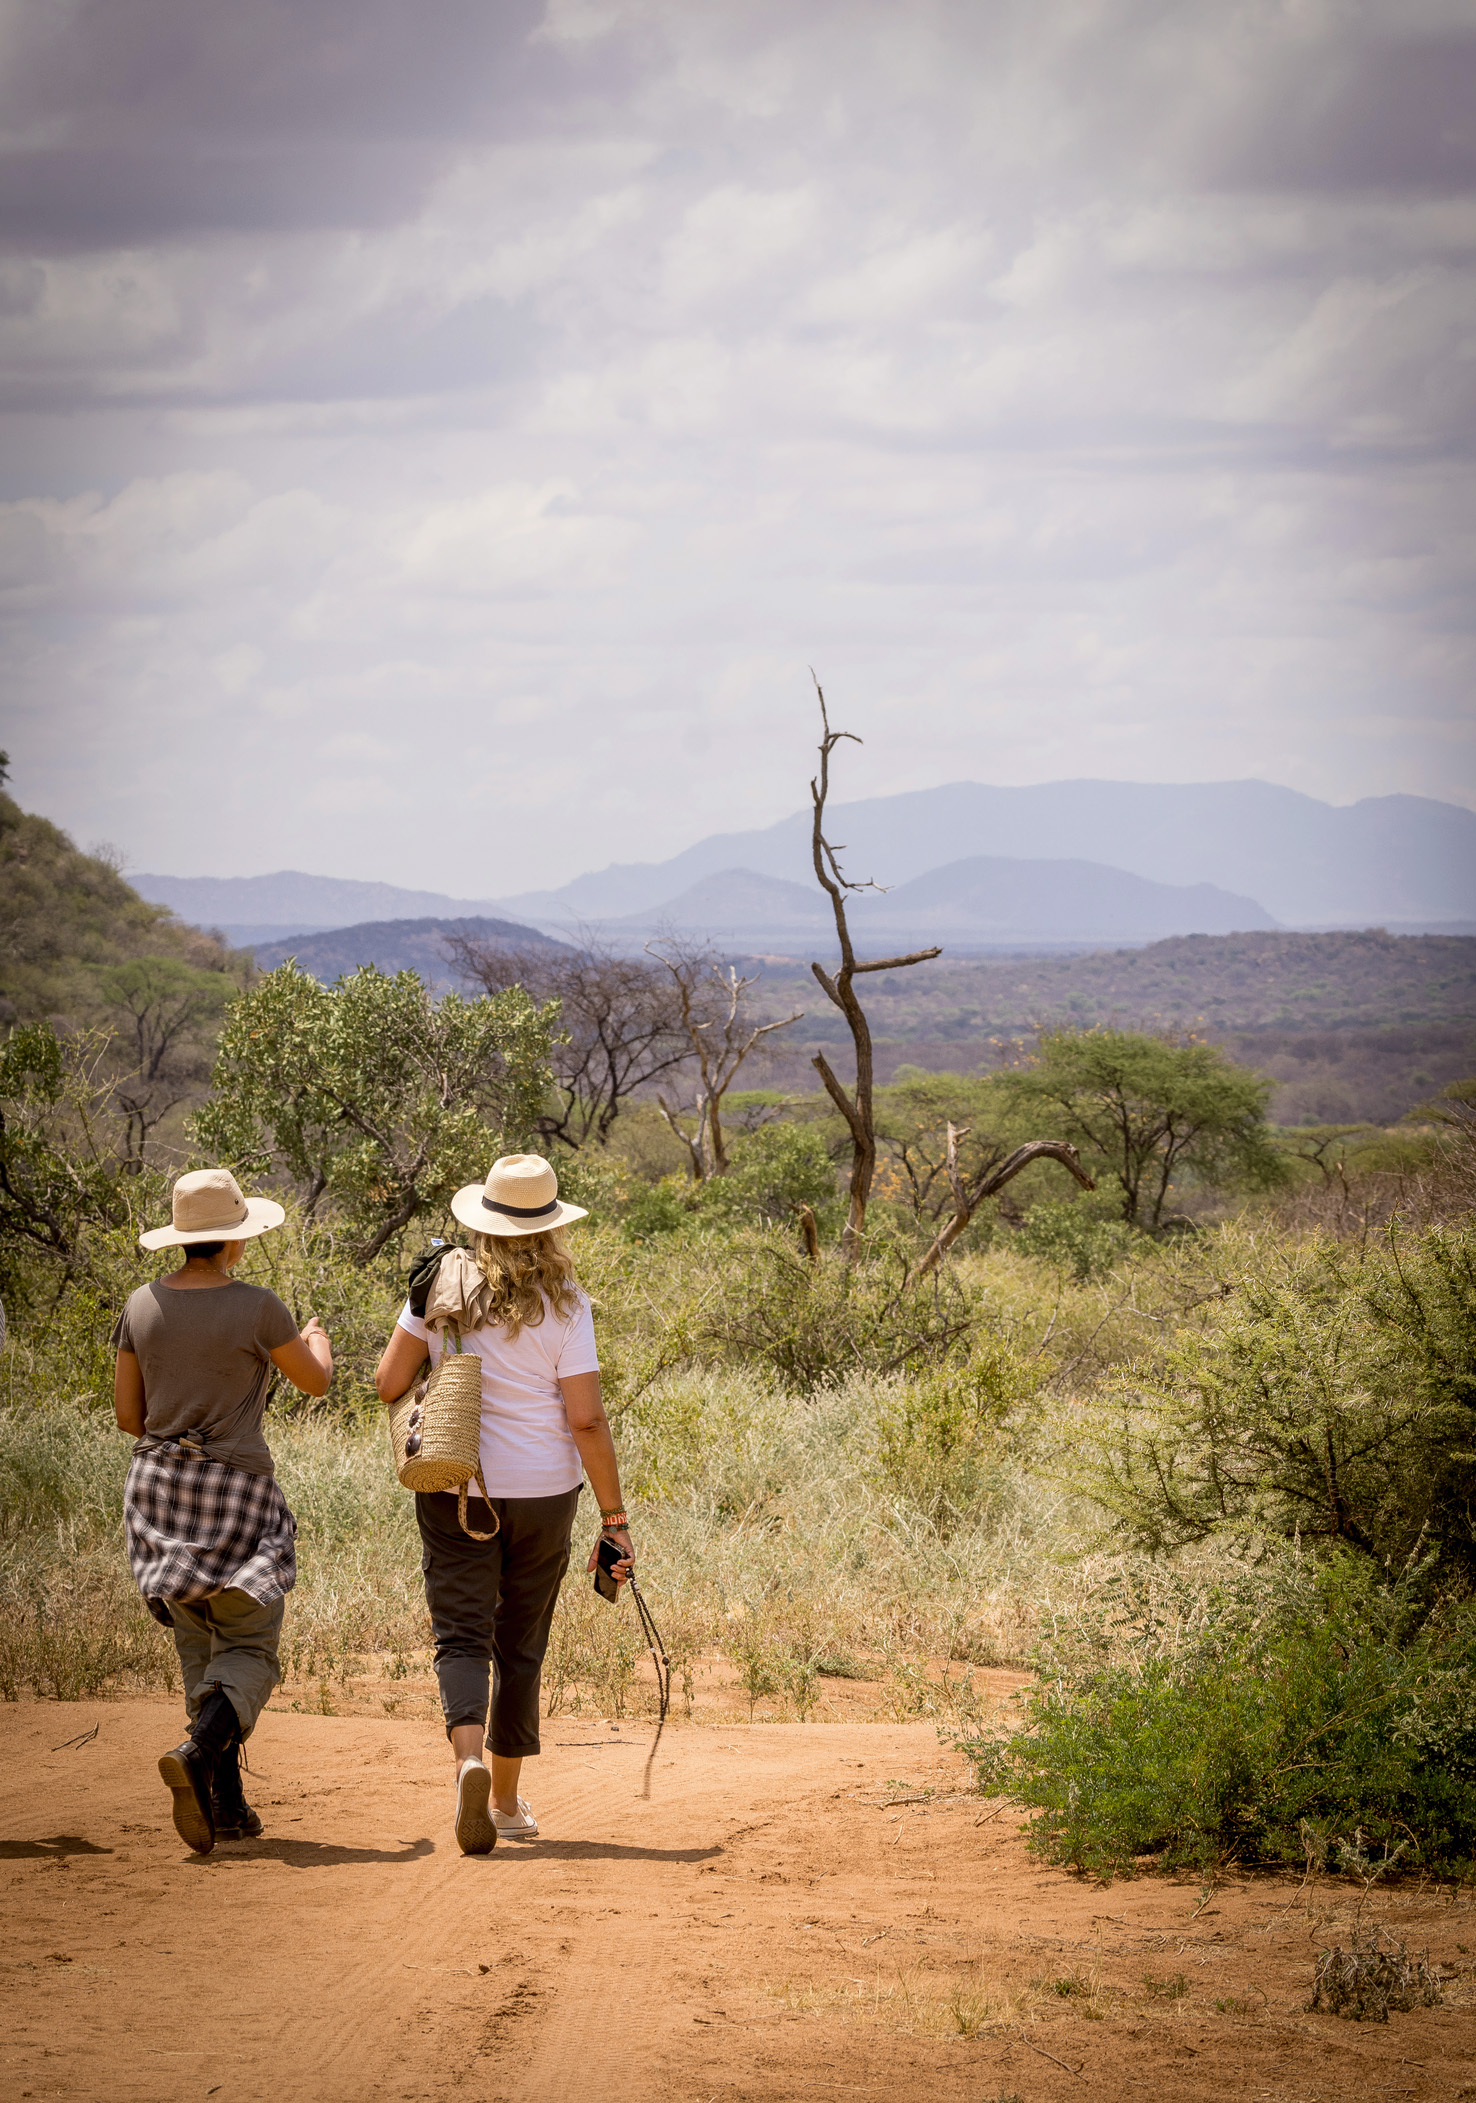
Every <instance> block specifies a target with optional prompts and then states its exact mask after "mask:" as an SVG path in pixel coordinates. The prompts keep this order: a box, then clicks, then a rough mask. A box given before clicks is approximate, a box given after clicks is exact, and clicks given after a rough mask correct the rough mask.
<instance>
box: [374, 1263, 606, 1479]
mask: <svg viewBox="0 0 1476 2103" xmlns="http://www.w3.org/2000/svg"><path fill="white" fill-rule="evenodd" d="M398 1326H399V1327H400V1328H401V1329H404V1330H407V1331H408V1332H409V1334H410V1335H411V1336H416V1337H419V1339H420V1341H421V1342H422V1343H423V1344H425V1345H426V1346H427V1348H428V1349H429V1352H430V1360H431V1364H432V1365H435V1364H437V1363H438V1362H439V1360H440V1356H441V1342H442V1339H441V1336H440V1334H439V1333H438V1332H435V1331H432V1330H429V1329H427V1328H426V1326H425V1323H424V1322H423V1321H422V1320H421V1319H420V1317H419V1315H415V1314H412V1313H411V1312H410V1302H409V1301H408V1300H407V1301H406V1302H405V1305H404V1307H403V1308H402V1309H401V1310H400V1319H399V1323H398ZM461 1348H462V1350H463V1351H475V1352H476V1354H477V1356H478V1357H479V1358H480V1359H481V1361H482V1476H483V1479H484V1480H485V1482H486V1484H487V1494H488V1496H490V1497H560V1496H563V1495H564V1494H565V1493H566V1492H567V1491H569V1490H574V1489H577V1488H578V1487H579V1484H580V1482H581V1480H582V1479H583V1472H584V1471H583V1468H582V1466H581V1463H580V1459H579V1448H578V1447H577V1446H576V1445H575V1443H574V1441H573V1438H572V1437H571V1436H570V1433H569V1420H568V1418H567V1417H566V1416H565V1414H564V1398H563V1396H562V1395H561V1394H560V1393H559V1381H560V1380H561V1379H565V1380H567V1379H568V1377H569V1375H570V1374H571V1373H597V1372H598V1371H599V1369H600V1361H599V1358H598V1357H597V1356H596V1353H595V1336H594V1316H593V1314H592V1313H591V1311H590V1305H589V1301H588V1300H587V1299H586V1297H585V1295H584V1294H583V1293H582V1292H581V1293H577V1305H576V1306H575V1309H574V1312H573V1314H571V1315H570V1316H569V1317H568V1319H567V1320H565V1321H563V1322H561V1321H560V1320H559V1319H558V1317H557V1315H555V1313H554V1311H553V1309H552V1308H551V1307H550V1306H549V1304H548V1301H547V1300H546V1299H545V1301H544V1303H543V1320H542V1321H541V1322H540V1323H539V1325H538V1327H537V1328H536V1329H529V1328H527V1327H524V1328H522V1329H520V1330H519V1331H518V1333H517V1335H516V1336H509V1335H508V1333H507V1330H506V1329H505V1328H503V1327H502V1325H501V1324H500V1323H499V1324H497V1325H496V1326H495V1327H491V1328H486V1329H468V1330H466V1331H464V1332H463V1334H462V1338H461ZM455 1494H456V1492H455V1491H454V1490H451V1491H448V1492H447V1495H449V1496H453V1497H454V1496H455ZM472 1495H473V1496H476V1495H477V1486H476V1484H475V1483H473V1484H472Z"/></svg>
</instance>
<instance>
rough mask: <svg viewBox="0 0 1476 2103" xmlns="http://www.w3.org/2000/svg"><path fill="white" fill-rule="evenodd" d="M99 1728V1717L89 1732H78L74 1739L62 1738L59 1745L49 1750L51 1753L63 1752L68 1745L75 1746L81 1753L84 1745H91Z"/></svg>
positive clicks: (100, 1719)
mask: <svg viewBox="0 0 1476 2103" xmlns="http://www.w3.org/2000/svg"><path fill="white" fill-rule="evenodd" d="M101 1728H102V1718H101V1717H99V1718H98V1720H97V1722H96V1723H95V1724H94V1725H93V1726H92V1729H91V1730H90V1731H79V1732H78V1733H77V1736H76V1737H75V1738H63V1739H62V1742H61V1744H60V1745H53V1746H52V1748H51V1750H52V1751H53V1752H65V1751H66V1749H67V1747H68V1746H69V1745H75V1746H76V1748H77V1750H78V1752H81V1750H82V1748H83V1746H84V1745H91V1743H92V1741H93V1739H94V1738H95V1737H96V1736H97V1734H98V1732H99V1730H101Z"/></svg>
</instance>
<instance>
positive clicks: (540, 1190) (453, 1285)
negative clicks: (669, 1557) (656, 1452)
mask: <svg viewBox="0 0 1476 2103" xmlns="http://www.w3.org/2000/svg"><path fill="white" fill-rule="evenodd" d="M451 1210H452V1212H453V1214H454V1215H455V1217H456V1219H457V1220H458V1221H459V1222H460V1224H461V1225H462V1226H464V1227H469V1228H470V1229H471V1233H472V1245H471V1248H470V1249H448V1250H445V1251H443V1252H442V1254H441V1257H440V1259H439V1261H438V1262H437V1263H436V1264H435V1265H434V1267H433V1270H432V1268H431V1267H429V1266H427V1265H426V1264H424V1263H421V1264H418V1265H417V1266H416V1268H415V1271H414V1272H413V1273H412V1281H413V1282H412V1296H411V1299H410V1300H408V1301H407V1302H406V1304H405V1307H404V1310H403V1312H402V1313H401V1315H400V1318H399V1321H398V1323H397V1324H396V1326H395V1331H394V1334H393V1335H392V1336H391V1338H390V1341H389V1343H388V1345H387V1346H386V1348H385V1353H384V1356H383V1358H381V1360H380V1361H379V1368H378V1371H377V1372H376V1374H375V1376H374V1381H375V1386H376V1387H377V1388H378V1390H379V1394H380V1398H381V1400H383V1401H385V1402H387V1403H393V1402H397V1401H398V1400H399V1398H400V1397H401V1396H402V1395H403V1394H405V1393H406V1392H407V1391H408V1389H409V1388H410V1387H411V1386H412V1385H413V1383H414V1381H415V1379H416V1377H417V1375H418V1374H419V1372H420V1369H421V1367H422V1366H423V1365H424V1363H425V1361H426V1358H427V1356H429V1357H430V1358H431V1359H432V1361H438V1360H439V1357H440V1351H441V1348H442V1341H443V1338H444V1333H445V1330H446V1328H447V1327H453V1326H454V1327H455V1328H456V1330H457V1331H458V1333H459V1336H460V1341H461V1348H462V1349H463V1350H466V1351H474V1352H476V1353H477V1355H478V1356H479V1357H480V1359H481V1361H482V1425H481V1462H482V1480H483V1483H484V1484H485V1487H486V1491H487V1498H486V1499H484V1498H483V1497H482V1496H481V1495H480V1494H479V1493H478V1494H476V1495H472V1496H470V1497H468V1499H467V1508H466V1524H465V1527H463V1526H462V1524H461V1522H460V1519H459V1517H458V1508H457V1493H456V1492H455V1491H454V1490H451V1491H437V1492H434V1493H433V1494H431V1495H420V1496H417V1497H416V1499H415V1515H416V1519H417V1521H418V1522H419V1526H420V1538H421V1543H422V1546H423V1550H424V1553H423V1556H422V1568H423V1570H424V1572H425V1597H426V1604H427V1605H428V1607H429V1608H430V1614H431V1624H432V1627H433V1629H434V1633H435V1661H436V1678H437V1680H438V1682H439V1684H440V1691H441V1708H442V1713H443V1714H444V1716H445V1720H446V1735H447V1737H448V1738H449V1740H450V1741H451V1756H452V1758H453V1760H454V1761H455V1763H456V1838H457V1841H458V1843H459V1844H460V1846H461V1849H462V1852H463V1853H464V1854H468V1855H478V1854H486V1853H488V1852H489V1851H490V1850H491V1849H492V1848H493V1847H495V1846H496V1844H497V1840H498V1838H499V1836H501V1837H502V1838H504V1839H531V1838H532V1837H533V1835H534V1834H536V1833H537V1831H538V1824H537V1821H536V1820H535V1818H534V1817H533V1814H532V1812H531V1810H530V1809H529V1807H528V1805H527V1802H526V1801H525V1800H524V1799H523V1798H522V1797H521V1796H520V1795H519V1794H518V1782H519V1778H520V1775H521V1771H522V1765H523V1762H524V1760H525V1759H529V1758H531V1757H532V1756H533V1755H535V1754H536V1753H537V1752H538V1751H539V1738H538V1689H539V1678H540V1674H541V1672H542V1667H543V1656H544V1652H545V1651H546V1650H547V1648H548V1635H549V1628H550V1625H551V1624H552V1621H553V1612H554V1606H555V1604H556V1602H557V1600H558V1596H559V1587H560V1585H561V1584H562V1583H563V1578H564V1572H565V1571H566V1570H567V1568H568V1566H569V1547H570V1542H571V1540H572V1538H573V1532H574V1517H575V1512H576V1509H577V1507H578V1503H579V1496H580V1491H581V1489H582V1487H583V1476H584V1475H585V1474H588V1476H589V1481H590V1487H591V1488H592V1489H593V1491H594V1493H595V1496H596V1497H597V1499H598V1500H599V1505H600V1530H601V1535H602V1537H607V1538H609V1539H610V1540H611V1541H613V1542H614V1543H615V1545H616V1546H617V1548H618V1549H619V1550H620V1557H619V1560H618V1561H617V1562H616V1564H615V1569H614V1575H615V1578H616V1581H617V1583H622V1584H623V1583H624V1581H625V1579H626V1578H627V1577H628V1576H629V1575H630V1572H631V1570H632V1569H633V1568H634V1565H635V1555H634V1551H633V1549H632V1547H631V1542H630V1533H629V1529H628V1527H627V1524H626V1516H625V1510H624V1507H623V1505H622V1503H621V1499H620V1471H619V1468H618V1467H617V1465H616V1460H615V1444H614V1441H613V1439H612V1438H611V1436H610V1426H609V1423H608V1422H607V1420H606V1417H605V1410H604V1404H603V1402H602V1401H601V1399H600V1373H599V1358H598V1356H597V1354H596V1351H595V1336H594V1318H593V1315H592V1313H591V1310H590V1304H589V1299H588V1297H587V1295H586V1294H585V1293H583V1292H582V1291H581V1290H580V1288H579V1285H578V1283H577V1281H576V1279H575V1276H574V1265H573V1261H572V1259H571V1258H570V1256H569V1252H568V1250H567V1249H566V1247H565V1245H564V1237H563V1232H562V1229H563V1228H564V1227H566V1226H568V1225H570V1224H571V1223H572V1222H573V1221H575V1220H580V1219H584V1218H585V1217H587V1215H586V1213H585V1211H584V1209H583V1208H582V1207H581V1206H578V1205H566V1204H564V1203H562V1202H561V1200H560V1198H559V1185H558V1178H557V1176H556V1175H555V1174H554V1171H553V1168H552V1166H551V1165H550V1164H549V1163H548V1162H547V1161H545V1160H544V1158H543V1156H542V1155H541V1154H504V1155H503V1156H502V1158H501V1159H500V1160H498V1161H494V1162H493V1164H492V1168H491V1171H490V1173H489V1174H488V1176H487V1179H486V1182H485V1183H469V1184H467V1186H466V1187H465V1189H463V1190H459V1191H458V1192H457V1193H456V1195H455V1197H454V1198H453V1199H452V1200H451ZM417 1301H418V1303H419V1304H418V1306H417V1305H416V1302H417ZM489 1500H490V1501H489ZM597 1547H598V1544H596V1548H597ZM588 1567H589V1568H590V1569H591V1570H592V1569H593V1568H594V1567H595V1551H591V1554H590V1559H589V1566H588ZM489 1697H490V1699H489ZM489 1710H490V1715H489ZM489 1726H490V1727H489ZM489 1747H490V1750H491V1755H492V1764H491V1767H490V1769H489V1768H488V1766H487V1764H486V1762H485V1761H484V1760H483V1757H482V1755H483V1752H484V1751H485V1750H486V1749H488V1748H489Z"/></svg>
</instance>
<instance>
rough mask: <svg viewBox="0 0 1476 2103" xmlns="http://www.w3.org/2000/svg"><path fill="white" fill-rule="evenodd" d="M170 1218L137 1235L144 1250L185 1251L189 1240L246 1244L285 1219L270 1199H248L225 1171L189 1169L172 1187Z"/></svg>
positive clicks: (219, 1169) (275, 1203) (226, 1169)
mask: <svg viewBox="0 0 1476 2103" xmlns="http://www.w3.org/2000/svg"><path fill="white" fill-rule="evenodd" d="M172 1209H173V1212H174V1219H173V1222H172V1224H171V1225H169V1226H167V1227H151V1228H150V1229H149V1231H148V1233H147V1234H140V1235H139V1237H138V1239H139V1245H140V1247H142V1248H145V1249H173V1248H188V1247H189V1245H190V1243H191V1242H192V1241H250V1240H251V1239H252V1237H253V1236H254V1235H257V1234H268V1233H270V1232H271V1230H272V1228H273V1227H280V1226H281V1224H282V1222H283V1220H284V1219H285V1218H286V1217H287V1215H286V1213H285V1212H284V1211H283V1210H282V1207H281V1206H280V1205H279V1204H278V1203H277V1202H276V1200H275V1199H274V1198H248V1197H243V1196H242V1195H241V1186H240V1184H239V1183H238V1182H237V1181H236V1179H235V1177H234V1176H233V1175H232V1174H231V1172H230V1170H229V1169H228V1168H192V1169H191V1170H190V1172H189V1174H188V1175H187V1176H181V1177H180V1179H179V1181H178V1182H177V1183H176V1184H175V1186H174V1204H173V1208H172Z"/></svg>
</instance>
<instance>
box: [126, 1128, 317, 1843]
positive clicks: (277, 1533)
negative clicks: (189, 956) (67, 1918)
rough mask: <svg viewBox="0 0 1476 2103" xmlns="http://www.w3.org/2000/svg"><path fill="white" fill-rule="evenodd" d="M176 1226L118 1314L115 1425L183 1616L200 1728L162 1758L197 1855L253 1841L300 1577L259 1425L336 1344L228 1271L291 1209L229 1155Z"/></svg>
mask: <svg viewBox="0 0 1476 2103" xmlns="http://www.w3.org/2000/svg"><path fill="white" fill-rule="evenodd" d="M172 1212H173V1216H172V1219H171V1221H170V1224H169V1225H168V1226H167V1227H156V1228H154V1229H152V1230H151V1232H149V1233H147V1234H141V1235H140V1236H139V1241H140V1242H141V1243H142V1245H143V1247H144V1248H146V1249H170V1248H179V1249H183V1251H184V1261H183V1263H182V1264H181V1265H180V1267H179V1269H178V1270H176V1271H173V1272H171V1273H170V1274H169V1275H168V1276H166V1277H163V1278H156V1279H155V1280H154V1282H153V1284H152V1285H141V1286H140V1287H139V1288H138V1291H137V1292H135V1293H134V1294H133V1295H132V1297H131V1298H130V1299H129V1302H128V1305H127V1306H126V1307H125V1308H124V1310H123V1312H122V1314H121V1315H120V1316H119V1318H118V1321H117V1324H116V1326H115V1328H114V1330H113V1336H112V1341H113V1344H114V1347H115V1348H116V1350H117V1353H118V1357H117V1363H116V1367H115V1370H114V1376H113V1393H114V1408H115V1411H116V1414H117V1418H118V1428H119V1429H120V1430H121V1431H127V1432H131V1433H132V1434H133V1436H134V1438H135V1440H136V1441H137V1443H136V1444H135V1446H134V1448H133V1461H132V1464H131V1465H130V1467H129V1470H128V1481H127V1486H126V1488H125V1489H124V1493H123V1515H124V1526H125V1530H126V1533H127V1538H128V1556H129V1561H130V1563H131V1564H132V1567H133V1575H134V1579H135V1581H136V1583H137V1585H138V1588H139V1590H140V1592H142V1594H143V1596H144V1601H145V1603H146V1605H147V1606H148V1609H149V1612H150V1613H151V1614H152V1615H153V1616H154V1618H155V1620H156V1621H161V1622H163V1623H164V1625H165V1626H166V1627H168V1628H172V1629H173V1631H174V1641H175V1646H176V1648H177V1649H178V1651H179V1663H180V1673H181V1677H182V1678H183V1681H184V1690H185V1700H186V1704H187V1706H188V1710H189V1719H190V1732H189V1736H188V1737H187V1738H186V1739H185V1740H184V1742H183V1743H182V1744H180V1745H177V1746H176V1747H175V1748H174V1750H173V1751H172V1752H167V1753H165V1754H164V1756H163V1757H162V1759H161V1760H160V1762H159V1772H160V1774H161V1775H162V1776H163V1778H164V1780H165V1781H166V1782H167V1783H168V1785H169V1788H170V1790H171V1791H172V1793H173V1797H174V1824H175V1828H176V1830H177V1831H178V1833H179V1835H180V1837H181V1839H183V1840H185V1841H187V1842H188V1843H189V1845H190V1846H191V1847H192V1848H194V1849H195V1851H196V1852H197V1853H198V1854H202V1855H204V1854H208V1853H209V1852H210V1850H211V1848H212V1847H214V1845H215V1843H216V1841H217V1840H247V1839H254V1838H255V1837H256V1835H257V1834H258V1833H260V1831H261V1820H260V1818H259V1817H258V1816H257V1814H256V1812H255V1811H253V1810H252V1809H251V1807H250V1805H249V1804H248V1803H247V1801H246V1799H245V1796H244V1795H243V1794H242V1790H241V1773H240V1757H239V1756H240V1747H241V1744H242V1741H243V1740H244V1739H246V1738H249V1737H250V1735H251V1733H252V1730H253V1729H254V1728H255V1725H256V1719H257V1717H258V1716H259V1715H260V1713H261V1710H262V1706H263V1704H264V1703H265V1701H266V1698H267V1696H268V1695H269V1694H270V1693H271V1691H272V1688H273V1687H274V1686H275V1685H276V1683H277V1681H278V1679H279V1678H280V1676H281V1675H280V1673H279V1671H278V1665H277V1643H278V1638H279V1636H280V1634H281V1628H282V1608H283V1600H284V1598H285V1595H286V1594H287V1593H288V1592H290V1591H291V1589H292V1587H293V1585H294V1584H295V1583H296V1581H297V1556H296V1550H295V1548H294V1546H293V1543H294V1540H295V1537H296V1533H297V1523H296V1521H295V1520H294V1519H293V1516H292V1514H291V1512H290V1511H288V1509H287V1506H286V1503H285V1501H284V1499H283V1496H282V1492H281V1490H280V1489H279V1488H278V1487H277V1483H276V1479H275V1476H274V1474H273V1469H272V1456H271V1454H270V1452H269V1451H268V1450H267V1443H266V1440H265V1439H264V1438H263V1436H262V1429H261V1426H262V1417H263V1415H264V1414H265V1411H266V1402H267V1393H268V1390H269V1387H270V1384H271V1379H272V1369H273V1367H274V1366H275V1367H276V1368H277V1369H278V1370H279V1371H280V1372H282V1373H285V1374H286V1376H287V1378H288V1379H289V1380H290V1381H291V1382H292V1384H293V1386H294V1387H297V1388H301V1390H302V1391H303V1393H304V1394H307V1395H326V1394H327V1392H328V1384H329V1382H330V1381H331V1379H332V1378H333V1353H332V1350H331V1349H330V1347H329V1343H328V1338H327V1335H326V1333H325V1332H324V1329H323V1327H322V1324H321V1323H320V1322H319V1321H318V1319H317V1316H316V1315H314V1316H313V1317H312V1318H311V1319H310V1320H309V1322H308V1324H307V1327H306V1328H305V1329H303V1330H301V1331H299V1330H298V1326H297V1323H296V1322H295V1321H294V1320H293V1318H292V1315H291V1314H290V1313H289V1311H288V1309H287V1308H286V1307H285V1306H284V1305H283V1304H282V1302H281V1301H280V1300H279V1299H278V1298H277V1295H276V1294H275V1293H274V1292H268V1291H267V1290H266V1288H265V1287H264V1286H261V1285H247V1284H245V1283H243V1282H242V1281H241V1280H240V1279H236V1278H232V1277H231V1275H230V1273H231V1271H232V1269H233V1268H234V1267H235V1265H236V1264H238V1263H239V1262H240V1260H241V1258H242V1256H243V1255H244V1253H245V1249H246V1244H247V1242H248V1241H250V1240H252V1239H254V1237H255V1236H256V1235H258V1234H266V1233H269V1232H270V1231H271V1229H272V1228H273V1227H280V1226H281V1224H282V1221H283V1219H284V1217H285V1214H284V1213H283V1211H282V1207H281V1206H280V1205H278V1204H274V1203H273V1201H272V1200H271V1199H270V1198H248V1197H243V1196H242V1194H241V1187H240V1185H239V1184H238V1183H237V1181H236V1179H235V1177H234V1176H233V1175H232V1174H231V1173H230V1171H229V1169H224V1168H200V1169H195V1170H194V1171H193V1172H192V1173H191V1174H189V1175H184V1176H181V1177H180V1179H179V1181H178V1182H177V1183H176V1184H175V1186H174V1201H173V1208H172Z"/></svg>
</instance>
